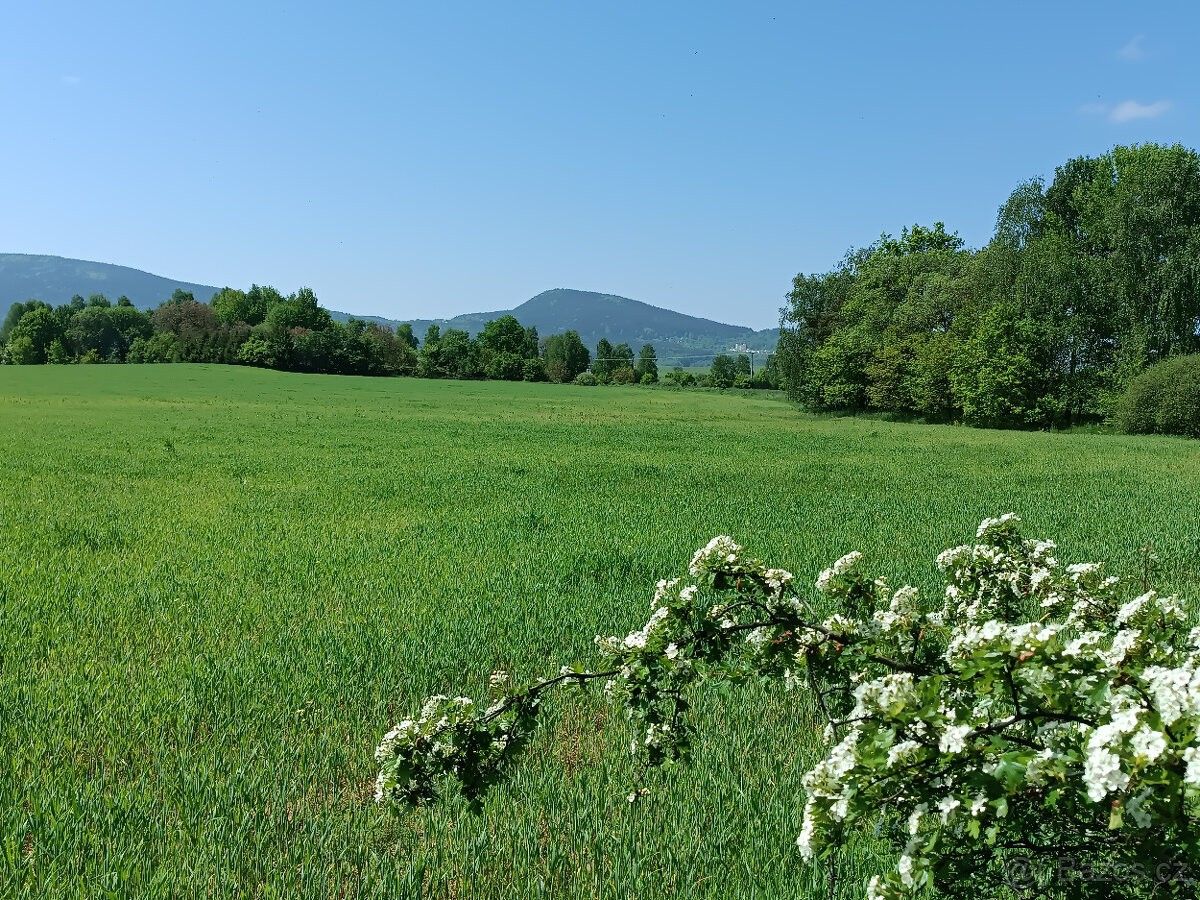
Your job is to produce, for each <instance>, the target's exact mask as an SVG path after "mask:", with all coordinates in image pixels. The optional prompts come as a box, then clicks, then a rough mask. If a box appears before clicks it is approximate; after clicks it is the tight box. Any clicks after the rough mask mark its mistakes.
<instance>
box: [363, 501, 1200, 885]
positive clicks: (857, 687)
mask: <svg viewBox="0 0 1200 900" xmlns="http://www.w3.org/2000/svg"><path fill="white" fill-rule="evenodd" d="M1018 524H1019V523H1018V520H1017V518H1016V517H1015V516H1013V515H1011V514H1010V515H1006V516H1001V517H999V518H997V519H987V520H984V522H983V523H981V525H980V526H979V529H978V531H977V533H976V541H977V542H976V543H975V544H972V545H964V546H961V547H956V548H954V549H951V550H947V551H946V552H944V553H942V554H941V555H939V557H938V560H937V562H938V566H939V568H940V569H941V570H942V571H943V572H944V573H945V575H946V579H947V587H946V589H945V592H944V596H943V598H942V602H941V604H940V607H938V608H931V606H930V605H929V604H927V603H924V602H923V601H922V598H920V597H919V595H918V592H917V590H916V589H915V588H913V587H911V586H904V587H900V588H897V589H895V590H893V589H892V588H891V587H890V586H889V585H888V583H887V582H886V581H885V580H883V579H879V578H876V579H870V578H868V577H867V576H865V575H864V574H862V572H861V563H862V557H861V555H860V554H857V553H850V554H847V555H846V556H844V557H842V558H841V559H840V560H838V561H837V562H836V563H834V565H833V566H831V567H830V568H828V569H826V570H824V571H823V572H821V574H820V576H819V577H818V579H817V581H816V592H815V594H811V595H809V596H808V597H805V598H801V597H800V596H799V595H798V593H797V592H796V590H795V589H794V587H793V581H794V579H793V576H792V575H791V573H789V572H786V571H784V570H782V569H774V568H767V567H766V566H764V565H763V564H762V563H761V562H759V561H758V560H755V559H753V558H751V557H748V556H747V555H746V554H745V551H744V550H743V548H742V547H740V546H739V545H738V544H736V543H734V542H733V541H732V540H731V539H730V538H727V537H718V538H714V539H713V540H712V541H710V542H709V543H708V544H707V545H706V546H705V547H703V548H702V549H701V550H699V551H697V553H696V554H695V556H694V557H693V558H692V561H691V564H690V565H689V567H688V573H687V575H686V576H683V577H680V578H675V579H670V580H663V581H660V582H659V583H658V585H657V587H656V589H655V592H654V596H653V599H652V600H651V604H650V607H651V612H650V616H649V618H648V620H647V621H646V624H645V625H643V626H642V627H641V628H639V629H637V630H635V631H633V632H630V633H629V634H628V635H626V636H625V637H623V638H618V637H606V638H599V637H598V638H597V639H596V645H597V647H598V649H599V652H600V653H601V655H602V656H603V657H605V659H606V660H607V661H608V664H607V665H606V667H605V668H604V669H603V670H601V671H594V672H592V671H586V670H574V669H570V668H564V669H563V670H561V671H560V673H559V674H558V675H555V676H553V677H550V678H547V679H545V680H542V681H539V682H536V683H534V684H532V685H530V686H528V687H526V688H524V689H517V688H515V687H514V686H513V684H512V683H511V681H510V679H509V678H508V676H507V675H505V674H503V673H496V674H495V675H493V676H492V679H491V681H490V687H489V705H488V706H487V707H486V708H485V709H484V710H483V711H482V712H476V709H475V704H474V701H472V700H471V699H470V698H466V697H458V698H454V699H448V698H446V697H441V696H438V697H432V698H430V699H429V700H428V701H426V703H425V705H424V707H423V708H422V710H421V712H420V714H419V715H418V716H417V717H415V718H413V719H406V720H405V721H403V722H401V723H400V724H398V725H397V726H396V727H395V728H393V729H392V730H391V731H389V732H388V733H387V734H386V735H385V736H384V738H383V740H382V742H381V743H380V746H379V749H378V750H377V751H376V758H377V760H378V761H379V763H380V772H379V777H378V780H377V785H376V797H377V799H379V800H381V801H383V800H393V799H394V800H404V801H407V802H409V803H425V802H429V801H431V800H433V799H434V798H435V796H436V784H437V782H438V781H440V780H442V779H446V778H449V779H451V780H455V781H457V782H458V783H459V785H460V787H461V790H462V792H463V794H464V795H465V796H466V797H467V799H468V800H469V801H470V802H471V803H472V804H474V805H478V803H479V802H480V799H481V797H482V796H483V794H484V792H485V791H486V789H487V788H488V787H489V786H491V785H492V784H494V783H495V782H496V781H498V780H499V779H500V778H501V777H502V775H503V772H504V770H505V769H506V768H507V766H508V765H509V763H510V762H511V761H512V760H513V759H514V758H515V757H516V755H517V754H518V753H519V752H520V750H521V748H522V747H523V746H524V745H525V743H526V742H527V740H528V738H529V737H530V735H531V734H532V732H533V730H534V727H535V725H536V721H537V713H538V710H539V708H540V704H541V700H542V696H543V694H544V693H546V692H547V691H549V690H550V689H551V688H553V687H559V686H563V685H568V684H574V685H577V686H580V687H582V686H584V685H585V684H587V683H589V682H592V681H600V682H603V683H604V691H605V693H606V695H607V696H608V697H609V698H610V700H611V701H612V702H613V703H614V704H616V705H618V706H620V707H621V708H623V709H624V711H625V715H626V718H627V720H628V722H629V725H630V727H631V729H632V732H633V733H632V740H631V743H630V750H631V753H632V754H633V756H634V757H635V759H636V760H638V761H639V762H640V764H641V765H640V770H641V771H646V770H649V769H652V768H655V767H659V766H664V765H669V764H672V763H674V762H677V761H679V760H681V759H684V758H686V756H687V755H688V751H689V748H690V745H691V741H692V738H693V730H692V726H691V724H690V722H689V719H688V712H689V709H690V705H689V700H688V696H689V695H690V693H691V690H692V688H693V687H694V686H696V685H698V684H700V683H702V682H704V681H711V680H717V679H721V678H729V677H734V676H736V675H739V674H744V673H756V674H760V675H766V676H772V677H778V678H780V679H782V680H783V681H784V683H785V684H787V685H788V686H790V687H798V686H805V687H807V688H808V689H809V690H810V691H811V692H812V695H813V697H814V698H815V701H816V703H817V706H818V708H819V709H820V711H821V714H822V715H823V716H824V718H825V719H826V721H827V722H828V727H827V728H826V738H827V740H828V741H829V743H830V744H831V748H830V750H829V753H828V755H827V757H826V758H825V759H824V760H822V761H821V762H819V763H818V764H817V765H816V766H815V767H813V768H812V769H811V770H810V771H809V772H808V773H807V774H806V775H805V776H804V780H803V783H804V789H805V793H806V798H805V803H804V810H803V816H802V823H801V827H800V837H799V839H798V841H797V844H798V846H799V850H800V853H801V855H802V856H803V857H804V858H805V859H807V860H812V861H817V860H825V861H829V860H832V854H833V853H834V851H835V850H836V849H837V848H838V847H839V846H841V844H842V843H843V842H844V841H845V839H846V835H847V834H848V833H849V831H848V829H849V826H851V825H852V824H854V823H857V822H863V823H865V822H868V821H874V822H875V823H876V827H877V828H879V829H881V833H884V834H887V835H890V836H891V838H892V840H893V841H894V842H895V845H896V847H897V851H898V858H897V863H896V866H895V868H894V869H893V870H892V871H890V872H886V873H880V874H878V875H876V876H875V877H873V878H872V879H871V883H870V884H869V885H868V886H867V887H868V895H869V896H870V897H873V898H885V897H886V898H892V897H901V896H908V895H910V894H912V893H916V892H919V891H922V890H924V889H926V888H929V887H937V888H938V889H939V890H941V891H943V892H944V893H951V894H953V893H955V892H962V893H963V894H964V895H965V894H966V893H971V892H974V893H976V895H978V892H979V890H980V888H979V885H980V884H982V885H984V886H985V888H986V890H991V889H993V888H994V887H995V885H996V884H997V883H1001V882H1003V883H1010V882H1011V879H1008V878H1006V875H1005V870H1004V868H1003V867H1004V865H1005V864H1006V860H1008V859H1009V857H1010V856H1011V854H1012V853H1013V852H1016V851H1021V852H1024V853H1026V854H1033V855H1035V856H1039V855H1040V857H1046V856H1049V855H1051V854H1052V852H1062V851H1063V848H1070V847H1076V848H1087V849H1088V851H1089V852H1091V853H1100V854H1102V857H1103V858H1104V859H1107V860H1109V861H1111V862H1122V861H1124V862H1129V861H1130V860H1133V861H1136V862H1138V863H1139V864H1144V863H1145V862H1146V861H1147V860H1154V861H1157V862H1158V864H1159V865H1160V866H1161V865H1168V864H1169V865H1170V866H1172V867H1173V868H1172V869H1171V872H1172V877H1173V878H1175V879H1176V880H1178V879H1180V878H1191V877H1193V876H1194V875H1196V874H1198V873H1200V862H1198V860H1200V847H1198V842H1200V838H1198V829H1197V827H1196V826H1197V805H1198V801H1200V743H1198V735H1200V629H1195V630H1193V631H1192V632H1191V633H1185V630H1184V622H1185V618H1186V617H1185V615H1184V612H1183V609H1182V607H1181V606H1180V604H1179V603H1178V601H1176V599H1175V598H1173V597H1162V596H1159V595H1158V594H1157V593H1156V592H1154V591H1152V590H1146V591H1144V592H1143V593H1142V594H1141V595H1139V596H1137V597H1135V598H1133V599H1131V600H1126V599H1124V598H1123V597H1122V596H1121V590H1122V585H1121V583H1120V582H1119V580H1118V579H1117V578H1115V577H1112V576H1107V575H1104V574H1103V572H1102V570H1101V568H1100V567H1099V566H1098V565H1095V564H1090V563H1089V564H1077V565H1072V566H1067V567H1065V568H1064V567H1063V566H1061V565H1060V564H1059V563H1058V561H1057V560H1056V559H1055V558H1054V556H1053V553H1054V549H1055V548H1054V545H1053V544H1052V543H1050V542H1048V541H1029V540H1024V539H1022V538H1021V536H1020V533H1019V528H1018ZM639 783H640V782H639ZM645 792H646V788H644V787H640V786H639V787H638V788H637V789H635V790H634V792H633V793H631V794H630V800H631V801H633V800H636V799H637V798H638V797H639V796H641V795H642V794H644V793H645ZM1039 865H1040V867H1039V866H1038V865H1035V866H1033V867H1032V869H1028V870H1026V874H1028V875H1030V877H1031V878H1032V879H1033V881H1032V882H1031V883H1030V887H1031V890H1032V888H1036V890H1034V891H1032V892H1033V893H1037V894H1038V895H1055V893H1056V891H1055V889H1054V887H1053V885H1050V884H1049V882H1047V878H1048V877H1049V875H1048V873H1051V867H1050V865H1049V862H1048V861H1046V860H1044V859H1043V860H1042V861H1041V863H1040V864H1039ZM1039 878H1040V879H1041V882H1039V881H1038V879H1039ZM989 879H990V880H989ZM1172 883H1175V882H1172ZM988 885H990V887H987V886H988ZM1048 885H1049V886H1048ZM1143 888H1145V885H1141V886H1140V887H1137V888H1136V889H1135V888H1132V887H1131V888H1129V891H1130V892H1129V893H1128V895H1129V896H1141V895H1142V894H1141V893H1138V891H1142V893H1145V891H1144V890H1143ZM986 890H985V893H986ZM1106 890H1108V891H1109V893H1106V894H1105V896H1121V895H1122V894H1121V893H1120V891H1121V890H1124V888H1113V886H1112V885H1111V884H1108V885H1107V886H1106ZM1113 891H1116V893H1113ZM1058 893H1062V891H1061V890H1060V891H1058ZM1076 893H1077V894H1078V895H1079V896H1085V895H1086V894H1085V893H1084V894H1079V893H1078V891H1076ZM1074 895H1075V894H1072V896H1074Z"/></svg>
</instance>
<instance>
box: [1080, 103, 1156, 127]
mask: <svg viewBox="0 0 1200 900" xmlns="http://www.w3.org/2000/svg"><path fill="white" fill-rule="evenodd" d="M1170 108H1171V101H1170V100H1155V101H1154V102H1153V103H1139V102H1138V101H1137V100H1122V101H1121V102H1120V103H1117V104H1109V103H1085V104H1083V106H1081V107H1079V112H1080V113H1082V114H1083V115H1085V116H1104V118H1106V119H1108V121H1110V122H1114V123H1116V124H1118V125H1119V124H1121V123H1122V122H1135V121H1137V120H1138V119H1157V118H1158V117H1159V116H1161V115H1162V114H1163V113H1165V112H1167V110H1169V109H1170Z"/></svg>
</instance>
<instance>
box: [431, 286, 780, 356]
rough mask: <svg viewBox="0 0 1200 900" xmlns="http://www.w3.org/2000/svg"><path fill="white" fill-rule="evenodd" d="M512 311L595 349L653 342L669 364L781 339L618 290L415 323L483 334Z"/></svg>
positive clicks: (570, 292) (558, 294)
mask: <svg viewBox="0 0 1200 900" xmlns="http://www.w3.org/2000/svg"><path fill="white" fill-rule="evenodd" d="M506 314H507V315H512V316H515V317H516V318H517V320H518V321H519V322H520V323H521V324H522V325H527V326H528V325H532V326H534V327H535V328H537V330H538V333H539V334H541V335H543V336H545V335H549V334H558V333H560V332H563V331H567V330H573V331H578V332H579V336H580V338H581V339H582V340H583V342H584V344H586V345H587V346H588V348H589V349H592V348H594V347H595V346H596V343H597V342H598V341H599V340H600V339H601V338H607V339H608V341H609V342H610V343H612V344H621V343H625V344H629V345H630V346H631V347H632V348H633V350H634V352H635V353H636V352H637V351H638V349H639V348H640V347H641V345H642V344H647V343H648V344H653V345H654V348H655V350H656V352H657V353H658V356H659V359H660V360H661V361H663V362H665V363H666V364H667V365H674V364H676V363H677V362H678V363H679V364H680V365H683V366H688V365H705V364H707V362H709V361H710V360H711V359H712V356H713V354H715V353H720V352H722V351H724V350H728V349H731V348H733V347H734V346H736V345H739V344H741V345H745V347H746V348H747V349H749V350H755V351H766V352H770V351H773V350H774V349H775V344H776V342H777V341H778V339H779V329H777V328H766V329H763V330H761V331H756V330H754V329H753V328H749V327H747V326H744V325H726V324H724V323H723V322H714V321H713V320H711V319H702V318H700V317H698V316H689V315H687V314H686V313H681V312H676V311H674V310H671V309H664V308H662V307H659V306H651V305H650V304H649V303H643V302H642V301H640V300H631V299H630V298H628V297H620V296H617V295H616V294H600V293H596V292H594V291H578V290H574V289H571V288H554V289H553V290H549V291H543V292H542V293H540V294H538V295H537V296H536V297H531V298H530V299H528V300H526V301H525V302H524V303H522V304H521V305H520V306H518V307H516V308H514V309H502V310H496V311H494V312H483V313H467V314H465V315H461V316H455V317H454V318H453V319H418V320H415V321H413V322H412V326H413V330H414V331H415V332H416V334H417V336H418V337H422V336H424V333H425V329H426V328H428V327H429V326H430V325H438V326H440V327H441V328H447V327H449V328H461V329H463V330H464V331H469V332H470V333H472V334H475V333H477V332H479V331H480V330H481V329H482V328H483V326H484V324H485V323H486V322H488V321H489V320H491V319H495V318H498V317H499V316H503V315H506Z"/></svg>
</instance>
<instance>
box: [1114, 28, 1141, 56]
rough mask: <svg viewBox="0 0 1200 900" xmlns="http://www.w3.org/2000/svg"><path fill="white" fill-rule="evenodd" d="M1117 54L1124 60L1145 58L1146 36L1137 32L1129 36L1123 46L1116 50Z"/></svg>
mask: <svg viewBox="0 0 1200 900" xmlns="http://www.w3.org/2000/svg"><path fill="white" fill-rule="evenodd" d="M1117 56H1118V57H1120V58H1121V59H1123V60H1125V61H1126V62H1137V61H1138V60H1141V59H1145V58H1146V36H1145V35H1144V34H1137V35H1134V36H1133V37H1132V38H1130V39H1129V40H1128V41H1127V42H1126V44H1125V46H1123V47H1122V48H1121V49H1120V50H1118V51H1117Z"/></svg>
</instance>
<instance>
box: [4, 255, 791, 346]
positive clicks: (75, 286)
mask: <svg viewBox="0 0 1200 900" xmlns="http://www.w3.org/2000/svg"><path fill="white" fill-rule="evenodd" d="M179 289H182V290H185V291H190V292H191V293H192V294H194V295H195V297H196V299H197V300H208V299H209V298H210V297H212V295H213V294H214V293H216V291H217V290H218V288H217V287H215V286H214V285H204V284H196V283H193V282H188V281H176V280H175V279H171V278H164V277H162V276H160V275H152V274H151V273H149V272H143V271H141V270H140V269H132V268H129V267H127V266H118V265H113V264H111V263H98V262H88V261H86V260H81V259H69V258H66V257H61V256H37V255H32V254H24V253H0V314H2V313H3V311H5V310H7V309H8V307H9V306H10V305H11V304H13V303H16V302H18V301H22V300H29V299H38V300H44V301H46V302H47V303H52V304H59V303H66V302H67V301H69V300H70V299H71V297H72V296H74V295H75V294H80V295H82V296H84V297H87V296H88V295H89V294H96V293H102V294H104V295H106V296H107V297H108V298H109V299H110V300H115V299H116V298H117V297H120V296H122V295H124V296H126V297H128V298H129V299H130V301H131V302H132V303H133V305H134V306H136V307H138V308H140V309H153V308H154V307H156V306H158V305H159V304H160V303H162V301H163V300H166V299H167V298H168V297H170V296H171V294H172V293H174V291H176V290H179ZM330 312H331V314H332V315H333V317H334V318H335V319H338V320H340V321H345V320H346V319H348V318H351V316H352V315H353V314H352V313H345V312H339V311H336V310H330ZM505 314H511V315H513V316H515V317H516V318H517V319H518V320H519V321H520V322H521V324H522V325H527V326H528V325H532V326H534V327H535V328H537V330H538V332H539V333H540V334H541V335H542V336H543V337H545V336H548V335H551V334H558V333H561V332H563V331H567V330H574V331H577V332H579V336H580V338H582V340H583V342H584V343H585V344H586V345H587V346H588V347H589V348H595V346H596V343H597V341H599V340H600V339H601V338H607V339H608V340H609V341H610V342H611V343H613V344H620V343H626V344H629V345H630V346H631V347H633V349H634V352H635V353H636V352H637V350H638V349H639V348H640V347H641V345H642V344H645V343H650V344H653V345H654V347H655V349H656V351H657V352H658V356H659V359H660V360H661V362H662V363H663V364H666V365H668V366H670V365H675V364H680V365H684V366H687V365H705V364H707V362H708V361H710V360H711V358H712V355H713V354H714V353H719V352H721V351H723V350H727V349H730V348H733V347H735V346H738V345H744V346H745V347H746V348H748V349H750V350H757V351H767V352H769V351H771V350H774V349H775V343H776V341H777V339H778V336H779V331H778V329H775V328H767V329H763V330H761V331H756V330H754V329H753V328H748V327H745V326H741V325H726V324H724V323H721V322H715V321H713V320H711V319H702V318H699V317H698V316H689V315H687V314H685V313H680V312H675V311H674V310H670V309H664V308H662V307H658V306H651V305H650V304H649V303H643V302H641V301H640V300H631V299H630V298H628V297H620V296H617V295H615V294H601V293H596V292H593V291H579V290H573V289H570V288H555V289H553V290H549V291H543V292H542V293H540V294H538V295H537V296H536V297H532V298H530V299H529V300H526V301H525V302H524V303H522V304H521V305H520V306H517V307H516V308H514V309H503V310H496V311H494V312H478V313H466V314H464V315H461V316H455V317H454V318H452V319H416V320H397V319H386V318H382V317H379V316H358V318H363V319H366V320H368V321H373V322H380V323H382V324H388V325H398V324H400V323H401V322H403V321H409V322H411V324H412V326H413V330H414V331H415V332H416V334H417V337H420V338H423V337H424V335H425V331H426V329H427V328H428V327H429V326H430V325H434V324H436V325H438V326H439V327H441V328H461V329H463V330H464V331H468V332H470V333H471V334H477V333H478V332H479V331H480V330H481V329H482V328H483V326H484V324H485V323H487V322H488V321H489V320H491V319H495V318H498V317H500V316H502V315H505Z"/></svg>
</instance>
